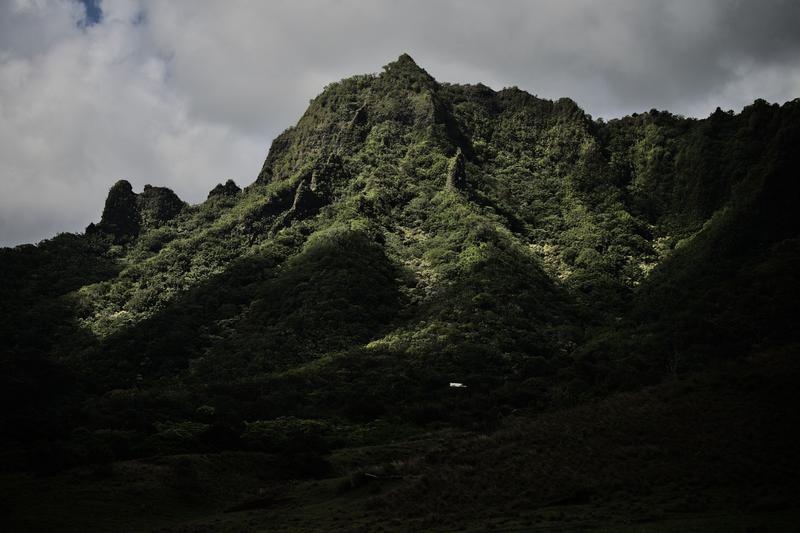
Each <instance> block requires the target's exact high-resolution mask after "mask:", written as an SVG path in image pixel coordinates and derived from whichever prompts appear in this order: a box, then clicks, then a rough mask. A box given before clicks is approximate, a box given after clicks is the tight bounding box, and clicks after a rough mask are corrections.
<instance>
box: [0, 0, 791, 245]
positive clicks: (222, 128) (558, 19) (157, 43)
mask: <svg viewBox="0 0 800 533" xmlns="http://www.w3.org/2000/svg"><path fill="white" fill-rule="evenodd" d="M102 9H103V18H102V22H101V23H99V24H96V25H93V26H89V27H86V26H85V25H83V27H81V24H79V23H80V21H81V20H84V18H85V11H84V7H83V5H82V4H80V3H79V2H77V1H75V0H6V1H5V2H3V1H0V159H1V160H2V162H3V164H2V167H0V244H2V245H12V244H16V243H20V242H31V241H37V240H39V239H41V238H44V237H48V236H51V235H53V234H55V233H56V232H57V231H76V230H80V229H81V228H83V227H84V226H85V225H86V224H87V223H88V222H90V221H91V220H94V219H97V218H98V216H99V212H100V210H101V208H102V202H103V198H104V196H105V193H106V191H107V188H108V186H109V185H110V184H111V183H113V182H114V181H115V180H116V179H119V178H121V177H125V178H128V179H129V180H130V181H131V182H132V183H133V184H134V187H135V188H137V189H141V187H142V186H143V185H144V184H146V183H153V184H163V185H166V186H169V187H172V188H173V189H175V191H176V192H177V193H178V194H179V195H180V196H181V197H182V198H184V199H186V200H188V201H192V202H196V201H200V200H202V199H203V198H204V197H205V193H206V191H207V190H208V189H210V188H211V187H212V186H213V185H214V184H215V183H216V182H218V181H221V180H223V179H225V178H228V177H232V178H234V179H236V180H237V181H239V182H240V183H249V182H250V181H252V179H253V178H254V176H255V175H256V173H257V171H258V168H259V166H260V164H261V162H262V161H263V158H264V156H265V152H266V148H267V147H268V146H269V142H270V140H271V139H272V138H273V137H274V136H275V135H276V134H277V133H279V132H280V131H281V130H283V129H284V128H286V127H287V126H289V125H291V124H293V123H294V122H295V121H296V120H297V118H298V117H299V115H300V114H301V113H302V112H303V110H304V109H305V106H306V105H307V104H308V100H309V99H310V98H312V97H313V96H315V95H316V94H317V93H318V92H319V91H320V90H321V88H322V87H323V86H324V85H325V84H327V83H330V82H332V81H336V80H338V79H340V78H342V77H346V76H349V75H352V74H356V73H363V72H375V71H378V70H380V67H381V66H382V65H383V64H385V63H387V62H389V61H391V60H393V59H394V58H396V57H397V56H398V55H399V54H400V53H401V52H408V53H410V54H411V55H412V56H413V57H414V58H415V59H416V60H417V62H418V63H419V64H420V65H422V66H423V67H425V68H426V69H427V70H428V71H429V72H430V73H431V74H433V75H434V76H435V77H436V78H437V79H439V80H442V81H453V82H471V83H474V82H478V81H482V82H484V83H486V84H487V85H490V86H492V87H494V88H498V89H499V88H502V87H504V86H510V85H517V86H519V87H521V88H523V89H526V90H528V91H530V92H532V93H534V94H538V95H539V96H543V97H549V98H557V97H560V96H569V97H571V98H573V99H575V100H576V101H577V102H578V103H579V104H580V105H581V106H582V107H583V108H584V109H586V111H587V112H589V113H591V114H592V115H593V116H602V117H605V118H610V117H615V116H621V115H623V114H628V113H632V112H637V111H643V110H647V109H650V108H653V107H656V108H659V109H669V110H671V111H673V112H676V113H681V114H685V115H690V116H705V115H707V114H708V113H710V112H711V111H713V109H714V108H715V107H716V106H717V105H719V106H721V107H723V108H726V109H727V108H732V109H736V110H738V109H740V108H741V107H742V106H744V105H746V104H748V103H750V102H752V100H753V99H755V98H757V97H763V98H766V99H767V100H770V101H779V102H783V101H785V100H788V99H792V98H794V97H797V96H800V32H798V31H797V30H796V28H798V27H800V3H797V2H795V1H788V0H769V1H759V2H744V1H736V0H677V1H673V2H669V3H667V2H660V1H656V0H627V1H623V0H604V1H588V0H575V1H571V2H563V1H557V0H553V1H521V0H505V1H503V2H490V1H469V0H465V1H456V0H439V1H432V0H425V1H423V0H410V1H404V2H394V1H390V0H359V1H356V0H316V1H297V0H277V1H270V2H261V1H240V2H215V1H210V0H209V1H205V2H201V1H197V0H195V1H189V0H183V1H170V2H160V1H155V0H104V1H103V2H102Z"/></svg>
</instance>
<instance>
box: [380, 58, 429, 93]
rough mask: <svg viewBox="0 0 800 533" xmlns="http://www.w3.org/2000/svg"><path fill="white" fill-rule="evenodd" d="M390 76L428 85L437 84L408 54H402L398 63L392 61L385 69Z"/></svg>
mask: <svg viewBox="0 0 800 533" xmlns="http://www.w3.org/2000/svg"><path fill="white" fill-rule="evenodd" d="M383 70H384V71H385V73H386V74H388V75H389V76H398V77H403V78H407V79H413V80H416V81H421V82H424V83H425V84H427V85H432V84H435V83H436V80H435V79H434V78H433V76H431V75H430V74H428V72H427V71H426V70H425V69H424V68H422V67H420V66H419V65H418V64H417V62H416V61H414V59H413V58H412V57H411V56H410V55H408V54H406V53H403V54H400V57H398V58H397V60H396V61H392V62H391V63H389V64H388V65H386V66H384V67H383Z"/></svg>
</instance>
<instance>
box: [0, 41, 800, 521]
mask: <svg viewBox="0 0 800 533" xmlns="http://www.w3.org/2000/svg"><path fill="white" fill-rule="evenodd" d="M798 146H800V100H794V101H791V102H787V103H785V104H783V105H777V104H768V103H767V102H765V101H763V100H757V101H756V102H754V103H753V104H752V105H750V106H748V107H746V108H745V109H744V110H742V112H741V113H738V114H735V113H733V112H725V111H722V110H720V109H717V111H716V112H715V113H713V114H712V115H710V116H709V117H708V118H706V119H691V118H684V117H680V116H676V115H673V114H671V113H669V112H666V111H657V110H651V111H649V112H646V113H642V114H634V115H633V116H629V117H625V118H622V119H615V120H610V121H608V122H605V121H603V120H601V119H597V120H595V119H593V118H592V117H591V116H589V115H587V114H586V113H584V112H583V111H582V110H581V109H580V107H578V105H577V104H576V103H575V102H573V101H571V100H569V99H567V98H562V99H560V100H557V101H550V100H544V99H540V98H538V97H536V96H533V95H531V94H529V93H527V92H525V91H523V90H520V89H518V88H507V89H503V90H500V91H495V90H492V89H490V88H489V87H486V86H484V85H481V84H478V85H454V84H448V83H442V82H438V81H436V80H434V79H433V78H432V77H431V76H430V75H429V74H428V73H427V72H426V71H425V70H424V69H422V68H420V67H419V66H418V65H417V64H416V63H415V62H414V61H413V60H412V59H411V58H410V57H409V56H408V55H402V56H400V58H399V59H398V60H397V61H395V62H393V63H390V64H389V65H387V66H385V67H384V69H383V71H382V72H381V73H380V74H377V75H361V76H355V77H352V78H348V79H345V80H342V81H340V82H338V83H333V84H331V85H329V86H327V87H325V88H324V90H323V92H322V93H321V94H320V95H319V96H317V97H316V98H315V99H313V100H312V101H311V103H310V105H309V107H308V109H307V111H306V112H305V114H304V115H303V116H302V117H301V118H300V120H299V121H298V123H297V124H296V125H295V126H293V127H290V128H289V129H287V130H286V131H284V132H283V133H282V134H281V135H279V136H278V137H277V138H276V139H275V140H274V141H273V142H272V145H271V147H270V149H269V152H268V154H267V155H266V160H265V162H264V164H263V167H262V169H261V171H260V173H259V174H258V176H257V177H255V181H254V182H253V183H251V184H249V185H247V186H246V187H244V188H243V189H240V187H239V186H237V185H236V184H235V183H234V182H233V181H231V180H228V181H227V182H226V183H225V184H220V185H218V186H217V187H215V188H214V189H213V190H212V191H211V192H210V193H209V196H208V199H207V200H206V201H205V202H203V203H201V204H198V205H188V204H186V203H184V202H182V201H181V200H180V199H179V198H178V197H177V196H176V195H175V194H174V193H173V192H172V191H170V190H169V189H165V188H161V187H154V186H153V187H151V186H146V187H145V189H144V191H142V192H140V193H136V192H134V191H133V190H132V187H131V185H130V184H129V183H128V182H126V181H124V180H123V181H119V182H117V183H116V184H114V185H113V187H111V190H110V192H109V195H108V199H107V201H106V205H105V207H104V209H103V211H102V218H101V220H100V221H99V222H98V223H96V224H92V225H90V226H89V227H88V228H87V229H86V232H85V234H80V235H74V234H60V235H58V236H56V237H54V238H52V239H49V240H46V241H43V242H41V243H39V244H37V245H24V246H18V247H16V248H13V249H9V248H6V249H2V250H0V276H2V279H3V280H4V282H3V284H2V286H1V287H0V310H2V317H3V320H2V321H0V338H2V339H3V341H2V363H1V364H2V367H0V391H2V395H3V398H2V399H3V401H2V407H1V408H0V434H3V435H5V436H6V437H4V438H3V440H2V443H3V444H2V450H1V451H2V455H0V466H2V467H3V470H4V471H5V472H6V474H3V476H4V477H2V479H3V481H2V482H0V485H2V486H4V487H9V488H8V489H4V493H7V494H6V495H5V496H4V498H11V500H10V501H14V502H15V503H14V507H15V509H16V510H15V511H14V513H16V516H14V521H13V522H12V523H13V524H16V526H17V527H18V528H20V529H22V530H25V529H26V528H29V529H36V528H37V527H39V528H42V527H44V528H51V529H52V528H53V527H55V528H56V529H61V530H76V531H77V530H82V531H86V530H90V529H96V530H108V529H116V530H120V529H122V530H126V529H125V527H124V526H123V525H122V524H123V523H127V524H128V525H129V526H130V530H134V531H135V530H151V529H157V528H167V527H173V526H175V527H176V528H177V527H178V524H183V526H180V527H183V528H185V529H175V530H181V531H207V530H228V529H229V530H231V531H234V530H236V531H238V530H270V529H269V527H268V526H269V523H273V524H279V525H280V527H285V529H287V530H292V529H296V530H301V531H302V530H315V529H319V530H328V531H330V530H337V528H338V529H340V530H351V529H352V530H358V527H360V526H359V524H360V525H363V527H364V530H365V531H373V530H377V527H378V525H380V527H383V528H385V529H387V530H408V528H411V529H415V530H425V529H431V530H437V531H440V530H449V529H457V528H458V527H463V528H466V529H470V530H471V529H475V530H480V529H482V528H489V527H492V528H494V527H506V528H523V529H519V530H524V528H525V527H533V526H536V525H537V524H539V525H542V526H546V527H554V528H561V527H563V528H566V529H569V528H573V527H575V528H576V527H579V526H581V524H584V525H587V524H588V525H589V526H591V527H607V528H610V529H612V530H613V529H616V528H617V527H621V524H625V523H628V522H629V521H630V520H638V519H640V518H642V517H645V518H646V519H647V521H649V522H653V523H655V524H656V526H654V527H656V529H653V530H670V531H671V530H675V531H679V530H687V529H690V528H691V527H696V528H698V529H696V530H708V529H711V528H718V529H719V530H720V531H724V530H728V529H727V525H730V524H731V523H735V522H731V520H735V518H731V516H733V515H731V514H730V513H732V512H741V510H742V508H743V507H742V504H741V501H742V500H743V499H744V500H747V501H748V505H749V504H750V503H753V502H755V501H760V500H759V498H761V499H762V500H764V501H765V502H766V503H765V504H764V505H763V506H762V507H763V508H761V507H758V508H753V509H751V510H752V513H755V514H752V513H751V514H748V515H747V519H746V520H745V521H748V522H747V523H750V521H753V520H754V522H753V523H754V524H756V525H758V523H760V522H759V520H762V521H764V522H763V523H764V524H767V527H772V528H774V529H781V528H783V527H787V524H790V523H791V520H792V518H791V517H796V516H797V514H796V509H797V508H798V507H797V505H798V502H797V501H796V499H794V498H788V497H787V496H785V495H786V494H791V493H792V490H793V489H795V488H796V482H797V479H798V477H795V476H796V475H797V474H800V469H798V465H800V461H798V459H800V458H799V457H798V455H797V452H796V450H794V448H793V447H791V446H787V445H785V444H786V442H788V438H787V437H786V435H787V434H789V433H790V431H791V430H792V429H793V428H794V424H793V421H792V419H793V418H794V419H796V413H794V411H793V410H792V409H790V406H792V405H796V400H797V397H796V396H797V394H796V392H795V391H794V388H793V387H791V386H790V385H789V384H788V379H789V376H796V375H797V373H798V371H799V370H800V367H798V366H797V363H796V362H795V359H796V358H795V357H793V355H794V353H795V352H796V348H797V346H798V340H800V339H798V335H797V331H798V330H797V327H796V318H795V317H796V316H800V309H798V307H799V305H798V302H800V283H799V281H800V280H798V276H799V275H800V224H799V222H800V217H798V215H797V207H796V206H798V205H800V194H799V193H800V183H798V174H797V169H798V168H800V161H799V160H798V159H799V158H800V151H798V148H797V147H798ZM98 211H99V209H98ZM453 382H456V383H463V384H464V385H466V387H460V388H456V387H451V386H450V384H451V383H453ZM740 394H742V395H745V396H747V397H752V399H753V401H752V402H749V403H748V402H744V403H743V402H742V401H741V398H739V397H738V396H739V395H740ZM793 402H794V403H793ZM704 406H705V407H707V408H708V409H709V411H707V412H706V411H703V407H704ZM701 411H702V412H701ZM778 413H780V414H781V415H780V416H778ZM695 414H696V415H697V420H692V417H693V416H694V415H695ZM765 417H766V418H765ZM794 422H796V420H794ZM695 424H702V425H703V428H704V429H703V430H702V431H699V432H698V433H697V434H695V431H696V429H695ZM754 428H759V430H758V431H756V430H755V429H754ZM743 432H744V433H745V434H747V435H749V437H748V438H746V439H745V438H743V437H742V435H743ZM728 437H730V439H728ZM782 439H785V440H782ZM628 440H629V441H630V442H628ZM662 441H663V442H664V443H665V444H663V446H662V445H661V444H659V442H662ZM726 442H729V444H725V443H726ZM578 443H580V444H578ZM720 446H722V447H725V446H729V450H728V451H727V452H725V453H722V452H720V451H719V450H720ZM653 447H655V449H654V448H653ZM686 447H691V448H693V449H694V448H696V449H698V450H700V451H699V452H698V454H697V455H693V456H691V458H686V457H684V456H683V452H684V451H685V450H686ZM764 450H768V451H764ZM765 453H768V454H769V458H770V460H771V461H773V462H776V463H778V464H780V465H782V470H781V472H777V471H773V470H770V469H765V466H764V465H765V464H766V463H769V462H770V461H767V460H766V459H765V456H764V455H763V454H765ZM704 454H706V455H704ZM629 469H636V470H637V471H638V472H639V474H637V475H634V474H632V473H631V471H629ZM726 469H727V470H731V471H733V472H735V474H730V475H729V476H727V477H726V476H723V475H720V476H715V475H713V474H712V473H710V472H715V471H723V470H726ZM727 470H726V471H727ZM692 472H694V473H695V474H692V475H690V473H692ZM698 472H699V473H703V475H699V474H697V473H698ZM793 474H794V476H793ZM756 475H757V476H758V477H757V480H754V481H753V483H752V484H750V485H748V483H747V482H746V481H745V480H747V479H748V478H749V479H755V477H754V476H756ZM36 476H39V477H36ZM48 480H49V481H48ZM214 480H217V482H218V483H219V486H218V487H215V483H216V482H215V481H214ZM310 480H312V481H310ZM313 480H316V481H313ZM48 483H52V484H53V486H54V487H56V488H54V489H53V490H55V491H57V492H56V494H66V493H68V492H70V491H72V490H73V489H75V490H79V491H81V490H85V491H86V495H87V496H86V498H88V500H80V499H77V500H75V503H74V504H72V505H75V506H77V507H76V508H77V509H80V511H76V513H77V514H76V515H73V516H71V517H70V518H65V517H66V516H67V514H68V513H67V511H68V510H69V509H70V508H71V505H66V504H63V505H65V508H63V509H61V508H60V507H59V505H62V504H55V503H54V504H53V506H54V507H52V509H50V510H49V511H48V510H47V509H48V508H47V506H43V504H42V503H41V502H39V501H38V500H37V494H38V493H39V491H40V490H41V488H42V487H43V486H44V484H48ZM541 483H547V484H548V488H543V487H542V486H541V485H540V484H541ZM112 486H113V487H115V488H113V489H111V488H109V487H112ZM11 487H22V488H21V489H20V491H19V492H16V491H13V490H11ZM76 487H77V489H76ZM137 487H138V488H137ZM752 487H756V488H757V492H758V494H756V495H755V496H752V495H750V494H749V492H748V491H749V490H750V488H752ZM128 489H130V490H128ZM134 489H135V490H134ZM254 491H255V492H254ZM259 491H261V492H259ZM147 492H152V493H153V494H161V493H162V492H163V494H162V496H163V497H161V499H160V500H159V501H160V502H161V503H158V502H155V501H154V502H150V503H147V504H146V505H147V506H149V507H147V508H151V509H153V513H154V514H151V515H150V516H148V517H146V519H145V517H140V518H133V517H132V516H133V514H136V513H133V514H131V513H130V509H131V507H130V506H131V505H134V503H133V502H141V501H142V498H144V500H147V501H148V502H149V499H148V498H150V497H149V496H145V494H146V493H147ZM12 493H13V495H12ZM98 494H105V495H106V496H105V497H104V498H107V501H106V500H105V499H104V500H103V502H102V503H99V502H98V505H99V507H98V508H97V509H99V510H100V511H99V514H97V509H94V508H93V507H92V506H91V505H89V504H87V501H90V502H91V501H95V499H94V498H98V497H99V496H97V495H98ZM751 496H752V497H751ZM72 498H73V497H68V498H67V501H72ZM659 498H660V499H659ZM673 500H674V501H673ZM751 500H752V501H751ZM237 502H238V503H237ZM242 502H244V503H242ZM248 502H249V503H248ZM253 502H255V503H253ZM258 502H261V503H258ZM287 502H291V503H287ZM413 502H425V503H424V504H418V503H413ZM504 502H505V503H504ZM676 502H677V503H676ZM687 502H688V503H687ZM697 502H701V503H700V504H697ZM673 504H674V505H673ZM137 505H138V504H137ZM143 505H144V504H143ZM237 505H244V508H243V509H238V508H237V509H233V512H232V513H229V514H224V513H222V511H224V510H226V509H227V510H231V508H233V507H236V506H237ZM248 505H249V507H248ZM287 505H288V507H287ZM682 505H683V507H681V506H682ZM648 506H649V507H648ZM562 507H563V509H562ZM745 507H746V506H745ZM543 508H546V509H551V508H557V509H556V510H555V511H552V512H551V511H550V510H546V511H541V509H543ZM59 509H61V510H59ZM647 509H649V511H648V510H647ZM681 509H683V510H681ZM650 511H652V512H650ZM43 512H44V513H45V514H48V513H49V515H50V516H52V520H53V521H52V522H47V521H46V520H45V521H44V522H43V521H42V520H43V519H42V518H41V514H42V513H43ZM340 512H341V513H344V515H342V516H344V517H345V518H343V520H344V522H337V521H336V520H334V518H335V517H336V516H337V513H340ZM14 513H12V515H13V514H14ZM83 513H85V514H86V515H87V516H88V515H92V514H95V515H96V516H97V517H98V518H96V521H95V522H93V521H92V520H91V519H82V518H81V516H83ZM220 513H222V514H220ZM675 513H684V514H682V515H680V516H681V517H683V518H676V515H675ZM686 513H699V515H698V516H697V517H695V516H694V515H692V516H689V515H687V514H686ZM758 513H762V514H761V515H759V514H758ZM764 513H766V514H764ZM792 513H795V514H792ZM129 514H131V517H130V518H128V519H125V520H127V522H126V521H125V520H123V522H119V521H115V520H114V519H112V518H110V517H111V516H122V517H125V516H128V515H129ZM762 515H763V516H762ZM37 516H38V518H37ZM687 516H689V518H687ZM753 516H755V517H756V518H753ZM290 518H291V519H290ZM295 518H297V521H295V520H294V519H295ZM683 519H686V520H689V521H688V522H681V521H680V520H683ZM137 520H138V521H137ZM214 520H221V522H220V523H219V524H218V526H213V525H211V524H212V523H213V522H214ZM240 520H241V521H240ZM676 520H677V522H676ZM742 520H744V518H743V519H742ZM742 523H744V522H742ZM192 524H194V525H192ZM658 524H660V525H658ZM57 526H61V527H57ZM412 526H413V527H412ZM662 526H663V529H659V528H661V527H662ZM684 526H685V527H684ZM275 527H276V528H277V527H278V526H277V525H276V526H275ZM648 527H649V526H648ZM193 528H194V529H193ZM203 528H207V529H203ZM225 528H228V529H225ZM670 528H673V529H670ZM513 530H515V531H516V530H517V529H513ZM642 530H645V529H642ZM646 530H648V531H649V530H650V529H646ZM767 530H771V529H767ZM787 530H788V529H787Z"/></svg>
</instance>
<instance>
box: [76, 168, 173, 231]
mask: <svg viewBox="0 0 800 533" xmlns="http://www.w3.org/2000/svg"><path fill="white" fill-rule="evenodd" d="M185 205H186V204H185V203H184V202H183V201H182V200H181V199H180V198H178V196H177V195H176V194H175V193H174V192H172V190H170V189H168V188H166V187H153V186H151V185H145V186H144V191H142V193H141V194H136V193H135V192H133V187H132V186H131V184H130V182H128V181H127V180H119V181H118V182H116V183H115V184H114V185H113V186H112V187H111V189H110V190H109V191H108V196H107V197H106V203H105V206H104V207H103V215H102V217H101V218H100V222H99V223H98V224H89V226H88V227H87V228H86V233H87V234H89V235H92V234H106V235H111V236H112V237H113V239H114V242H116V243H124V242H127V241H130V240H131V239H133V238H135V237H136V236H137V235H139V233H140V232H141V231H142V230H144V229H149V228H157V227H159V226H161V225H163V224H164V223H166V222H169V221H170V220H172V219H173V218H175V217H176V216H177V215H178V213H180V211H181V210H182V209H183V208H184V206H185Z"/></svg>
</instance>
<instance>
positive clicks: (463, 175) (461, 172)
mask: <svg viewBox="0 0 800 533" xmlns="http://www.w3.org/2000/svg"><path fill="white" fill-rule="evenodd" d="M466 186H467V170H466V160H465V159H464V154H462V153H461V148H458V149H457V150H456V155H455V156H454V157H453V158H452V159H451V160H450V163H449V164H448V166H447V188H448V189H450V190H451V191H460V190H463V189H464V188H465V187H466Z"/></svg>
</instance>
